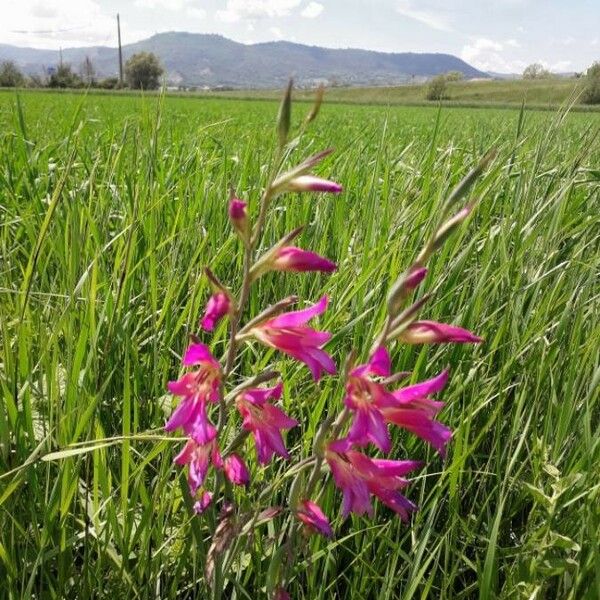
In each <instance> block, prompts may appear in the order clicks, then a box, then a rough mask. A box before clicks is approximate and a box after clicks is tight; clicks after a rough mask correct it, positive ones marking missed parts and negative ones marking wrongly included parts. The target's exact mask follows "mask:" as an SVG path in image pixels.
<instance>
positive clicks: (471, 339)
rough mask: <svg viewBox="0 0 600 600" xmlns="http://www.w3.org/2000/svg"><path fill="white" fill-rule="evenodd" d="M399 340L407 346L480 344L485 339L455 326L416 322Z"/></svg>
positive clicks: (433, 322) (432, 322)
mask: <svg viewBox="0 0 600 600" xmlns="http://www.w3.org/2000/svg"><path fill="white" fill-rule="evenodd" d="M398 339H399V340H401V341H403V342H405V343H406V344H441V343H447V342H449V343H453V344H479V343H481V342H483V339H482V338H480V337H477V336H476V335H475V334H473V333H471V332H470V331H467V330H466V329H463V328H462V327H456V326H454V325H446V324H445V323H436V322H435V321H415V322H414V323H411V324H410V325H409V326H408V327H407V328H406V329H405V330H404V331H403V332H402V333H401V334H400V335H399V336H398Z"/></svg>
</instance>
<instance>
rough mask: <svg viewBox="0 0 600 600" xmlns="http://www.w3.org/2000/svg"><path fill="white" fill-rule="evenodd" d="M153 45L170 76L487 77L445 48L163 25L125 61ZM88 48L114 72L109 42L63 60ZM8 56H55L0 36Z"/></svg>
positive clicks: (256, 80) (36, 64)
mask: <svg viewBox="0 0 600 600" xmlns="http://www.w3.org/2000/svg"><path fill="white" fill-rule="evenodd" d="M142 51H146V52H154V53H155V54H156V55H157V56H158V57H159V58H160V60H161V62H162V64H163V65H164V67H165V69H166V71H167V79H168V81H169V82H171V83H173V84H182V85H196V86H210V87H214V86H231V87H239V88H248V87H257V88H268V87H280V86H282V85H283V84H284V83H285V82H286V81H287V79H288V78H289V77H290V76H294V78H295V79H296V82H297V84H298V85H300V86H302V85H311V84H314V83H315V82H317V81H327V82H329V83H334V82H337V83H340V84H345V85H377V84H388V85H389V84H398V83H405V82H407V81H410V80H411V79H415V78H416V79H417V80H422V79H424V78H427V77H431V76H432V75H437V74H439V73H445V72H447V71H461V72H462V73H463V74H464V76H465V77H466V78H468V79H471V78H475V77H486V76H487V75H486V74H485V73H482V72H481V71H478V70H477V69H475V68H474V67H472V66H471V65H469V64H467V63H466V62H464V61H463V60H461V59H459V58H457V57H456V56H452V55H451V54H430V53H422V54H420V53H413V52H403V53H398V54H396V53H385V52H374V51H371V50H356V49H351V48H348V49H331V48H320V47H318V46H305V45H303V44H295V43H291V42H283V41H281V42H267V43H261V44H240V43H238V42H234V41H232V40H229V39H227V38H225V37H223V36H220V35H212V34H211V35H207V34H198V33H183V32H169V33H159V34H156V35H154V36H152V37H150V38H148V39H146V40H142V41H139V42H136V43H134V44H128V45H126V46H123V59H124V60H125V61H126V60H127V58H129V57H130V56H131V55H132V54H135V53H136V52H142ZM86 56H89V57H90V59H91V60H92V62H93V64H94V67H95V69H96V72H97V75H98V77H107V76H112V75H116V74H117V73H118V58H117V50H116V48H108V47H106V46H96V47H91V48H67V49H64V50H63V51H62V60H63V61H64V62H66V63H70V64H71V65H72V66H73V67H74V68H75V69H79V66H80V65H81V63H82V62H83V60H84V58H85V57H86ZM1 60H13V61H15V62H16V63H17V65H18V66H19V67H20V68H21V69H22V70H24V71H25V72H27V73H30V74H32V73H37V74H42V73H44V72H46V69H47V68H48V67H52V66H56V65H57V64H58V62H59V60H60V55H59V52H58V51H56V50H37V49H33V48H20V47H17V46H9V45H6V44H0V61H1Z"/></svg>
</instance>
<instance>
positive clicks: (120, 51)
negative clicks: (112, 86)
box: [117, 13, 123, 87]
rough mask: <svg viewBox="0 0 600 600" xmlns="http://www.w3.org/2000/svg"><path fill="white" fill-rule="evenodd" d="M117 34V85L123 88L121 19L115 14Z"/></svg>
mask: <svg viewBox="0 0 600 600" xmlns="http://www.w3.org/2000/svg"><path fill="white" fill-rule="evenodd" d="M117 34H118V37H119V85H120V86H121V87H123V51H122V50H121V19H120V18H119V13H117Z"/></svg>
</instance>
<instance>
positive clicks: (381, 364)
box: [344, 346, 395, 452]
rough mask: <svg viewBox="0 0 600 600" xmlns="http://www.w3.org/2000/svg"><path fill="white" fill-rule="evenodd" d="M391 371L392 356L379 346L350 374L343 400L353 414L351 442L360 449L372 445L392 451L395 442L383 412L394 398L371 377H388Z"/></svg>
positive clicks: (393, 401) (385, 450) (349, 436)
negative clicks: (367, 360) (366, 361)
mask: <svg viewBox="0 0 600 600" xmlns="http://www.w3.org/2000/svg"><path fill="white" fill-rule="evenodd" d="M390 371H391V368H390V357H389V354H388V352H387V350H386V349H385V348H384V347H383V346H380V347H379V348H378V349H377V350H376V351H375V352H374V353H373V355H372V356H371V358H370V359H369V362H368V363H366V364H364V365H359V366H358V367H356V368H355V369H353V370H352V371H351V372H350V375H349V377H348V381H347V383H346V397H345V398H344V403H345V405H346V406H347V407H348V408H350V409H351V410H352V411H353V412H354V420H353V422H352V426H351V427H350V431H349V432H348V439H349V440H350V441H352V442H353V443H355V444H358V445H360V446H366V445H367V444H368V443H369V442H371V443H373V444H375V446H377V447H378V448H379V449H380V450H382V451H383V452H389V451H390V450H391V447H392V441H391V439H390V434H389V432H388V428H387V425H386V422H385V419H384V418H383V415H382V413H381V410H382V408H384V407H385V406H391V405H393V404H395V399H394V397H393V396H392V395H391V393H390V392H389V391H388V390H387V389H386V388H385V386H384V385H382V384H381V383H377V382H375V381H373V379H372V378H371V376H372V375H379V376H381V377H388V376H389V375H390Z"/></svg>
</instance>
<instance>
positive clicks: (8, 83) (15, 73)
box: [0, 60, 25, 87]
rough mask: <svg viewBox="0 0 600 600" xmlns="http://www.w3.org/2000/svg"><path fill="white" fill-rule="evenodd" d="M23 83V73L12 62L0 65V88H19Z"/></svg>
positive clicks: (8, 61)
mask: <svg viewBox="0 0 600 600" xmlns="http://www.w3.org/2000/svg"><path fill="white" fill-rule="evenodd" d="M24 83H25V77H23V73H21V71H19V68H18V67H17V65H15V63H14V62H13V61H12V60H6V61H4V62H3V63H2V64H1V65H0V87H21V86H22V85H23V84H24Z"/></svg>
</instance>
